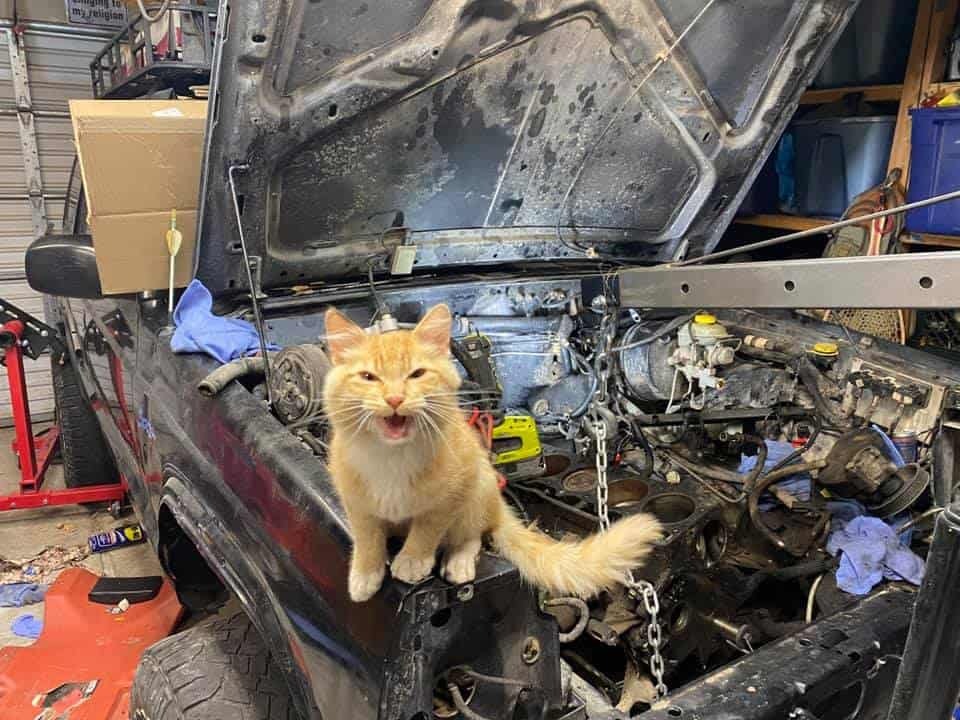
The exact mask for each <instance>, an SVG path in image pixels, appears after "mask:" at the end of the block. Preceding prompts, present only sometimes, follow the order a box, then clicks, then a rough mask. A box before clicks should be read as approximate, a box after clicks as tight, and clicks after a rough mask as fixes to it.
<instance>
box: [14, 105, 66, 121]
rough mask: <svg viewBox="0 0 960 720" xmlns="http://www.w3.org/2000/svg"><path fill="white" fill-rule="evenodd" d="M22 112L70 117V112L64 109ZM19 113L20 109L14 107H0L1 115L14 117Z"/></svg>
mask: <svg viewBox="0 0 960 720" xmlns="http://www.w3.org/2000/svg"><path fill="white" fill-rule="evenodd" d="M24 112H29V113H30V114H31V115H33V116H34V117H39V118H64V119H69V118H70V113H69V112H68V111H66V110H25V111H24ZM19 113H20V111H19V110H17V109H16V108H11V107H0V116H3V117H16V116H17V115H18V114H19Z"/></svg>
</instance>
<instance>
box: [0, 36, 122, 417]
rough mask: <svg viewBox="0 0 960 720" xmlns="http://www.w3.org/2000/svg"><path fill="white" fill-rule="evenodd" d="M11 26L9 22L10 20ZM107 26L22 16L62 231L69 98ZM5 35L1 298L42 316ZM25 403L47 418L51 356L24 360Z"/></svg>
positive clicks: (7, 413) (3, 388)
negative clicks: (30, 261) (30, 281)
mask: <svg viewBox="0 0 960 720" xmlns="http://www.w3.org/2000/svg"><path fill="white" fill-rule="evenodd" d="M7 27H9V26H7ZM109 36H110V34H109V33H108V32H100V31H93V32H90V31H88V30H86V29H82V30H81V29H78V28H72V27H69V26H64V25H55V24H49V23H27V24H26V31H25V33H24V36H23V37H24V44H25V46H26V62H27V75H28V78H29V83H30V91H31V96H32V104H33V110H34V111H35V113H36V114H35V116H34V125H35V128H36V136H37V139H36V142H37V149H38V151H39V156H40V174H41V177H42V180H43V194H44V196H45V197H46V211H47V222H48V224H49V225H50V226H51V227H52V229H53V230H55V231H59V230H60V224H61V221H62V216H63V198H64V196H65V195H66V191H67V184H68V182H69V179H70V169H71V167H72V165H73V157H74V150H73V131H72V129H71V125H70V119H69V117H68V116H67V101H68V100H70V99H71V98H88V97H91V96H92V91H91V87H90V69H89V63H90V60H91V58H92V57H93V56H94V54H95V53H96V52H97V51H99V50H100V48H101V47H103V44H104V43H105V42H106V40H107V38H109ZM8 38H9V35H8V33H7V28H6V27H0V298H3V299H4V300H7V301H8V302H11V303H13V304H14V305H17V306H19V307H21V308H23V309H24V310H26V311H27V312H29V313H31V314H33V315H36V316H37V317H40V318H42V317H43V300H42V298H41V296H40V295H38V294H37V293H35V292H33V290H31V289H30V287H29V286H28V285H27V283H26V279H25V276H24V269H23V256H24V251H25V250H26V248H27V246H28V245H29V244H30V243H31V242H32V241H33V227H32V220H31V213H30V204H29V202H28V201H27V199H26V194H27V184H26V180H25V172H24V165H23V156H22V153H21V146H20V135H19V129H18V123H17V118H16V117H15V116H14V115H11V114H10V113H11V112H12V111H13V110H14V109H15V101H14V91H13V79H12V77H11V72H10V52H9V48H8V46H7V42H8ZM26 363H27V365H26V367H27V381H28V384H29V395H30V408H31V411H32V412H33V415H34V416H35V417H36V418H43V417H52V414H53V391H52V388H51V385H50V360H49V357H47V356H44V357H42V358H40V359H39V360H37V361H31V360H27V361H26ZM11 414H12V413H11V409H10V399H9V394H8V390H7V383H6V378H5V377H3V378H0V424H9V420H10V417H11Z"/></svg>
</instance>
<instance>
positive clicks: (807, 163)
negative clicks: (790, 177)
mask: <svg viewBox="0 0 960 720" xmlns="http://www.w3.org/2000/svg"><path fill="white" fill-rule="evenodd" d="M896 124H897V118H896V116H893V115H878V116H874V117H849V118H820V119H817V120H798V121H797V122H795V123H793V125H792V126H791V128H790V132H792V133H793V136H794V145H795V147H796V173H795V177H796V182H797V204H798V206H799V210H800V214H801V215H808V216H811V217H840V216H841V215H842V214H843V212H844V211H845V210H846V209H847V207H849V206H850V203H851V202H853V199H854V198H855V197H856V196H857V195H859V194H860V193H862V192H863V191H865V190H869V189H870V188H872V187H874V186H876V185H879V184H880V183H881V182H883V179H884V177H885V176H886V174H887V162H888V161H889V159H890V146H891V145H892V144H893V131H894V128H895V127H896Z"/></svg>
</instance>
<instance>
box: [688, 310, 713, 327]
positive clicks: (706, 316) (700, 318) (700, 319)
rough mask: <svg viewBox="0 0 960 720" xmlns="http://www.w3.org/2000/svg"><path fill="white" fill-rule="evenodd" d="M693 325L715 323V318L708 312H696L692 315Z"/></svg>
mask: <svg viewBox="0 0 960 720" xmlns="http://www.w3.org/2000/svg"><path fill="white" fill-rule="evenodd" d="M693 324H694V325H716V324H717V318H716V317H714V316H713V315H711V314H710V313H697V314H696V315H694V316H693Z"/></svg>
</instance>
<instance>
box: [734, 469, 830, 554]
mask: <svg viewBox="0 0 960 720" xmlns="http://www.w3.org/2000/svg"><path fill="white" fill-rule="evenodd" d="M826 464H827V462H826V460H817V461H816V462H810V463H800V464H798V465H790V466H789V467H785V468H780V469H779V470H772V471H770V472H768V473H767V474H766V475H764V476H763V477H762V478H760V480H759V482H757V483H756V485H755V486H754V487H753V488H751V489H750V493H749V495H748V497H747V510H748V511H749V512H750V522H751V523H752V524H753V526H754V527H755V528H756V529H757V530H758V531H760V533H761V534H763V536H764V537H765V538H767V540H769V541H770V542H772V543H773V544H774V545H776V546H777V547H778V548H780V549H781V550H786V549H787V544H786V543H785V542H784V541H783V538H781V537H780V536H779V535H777V534H776V533H775V532H773V530H771V529H770V528H768V527H767V526H766V524H765V523H764V522H763V518H762V517H760V496H761V495H763V493H764V492H765V491H766V490H767V488H769V487H770V486H771V485H773V484H774V483H776V482H779V481H780V480H783V479H784V478H788V477H790V476H791V475H796V474H797V473H802V472H810V471H811V470H819V469H820V468H822V467H824V466H826Z"/></svg>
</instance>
